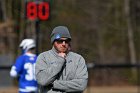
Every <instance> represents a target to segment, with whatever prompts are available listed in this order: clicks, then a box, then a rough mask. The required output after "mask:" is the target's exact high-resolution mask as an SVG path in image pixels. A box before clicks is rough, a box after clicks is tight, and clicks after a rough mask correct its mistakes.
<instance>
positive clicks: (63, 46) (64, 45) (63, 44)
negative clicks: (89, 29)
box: [54, 38, 70, 53]
mask: <svg viewBox="0 0 140 93" xmlns="http://www.w3.org/2000/svg"><path fill="white" fill-rule="evenodd" d="M69 44H70V39H68V38H60V39H58V40H55V42H54V47H55V48H56V50H57V51H58V52H60V53H66V52H67V51H68V49H69Z"/></svg>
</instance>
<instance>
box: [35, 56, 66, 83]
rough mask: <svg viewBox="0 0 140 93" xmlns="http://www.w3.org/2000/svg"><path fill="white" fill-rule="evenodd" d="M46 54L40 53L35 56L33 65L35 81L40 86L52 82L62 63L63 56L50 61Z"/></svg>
mask: <svg viewBox="0 0 140 93" xmlns="http://www.w3.org/2000/svg"><path fill="white" fill-rule="evenodd" d="M46 55H47V54H43V53H42V54H40V55H39V56H38V58H37V61H36V66H35V75H36V79H37V82H38V83H39V84H40V85H42V86H47V85H49V84H51V83H53V81H54V80H55V79H56V77H57V74H58V73H59V72H60V70H61V68H62V66H63V64H64V59H63V58H59V59H57V61H55V60H54V61H52V62H50V61H49V58H47V57H46Z"/></svg>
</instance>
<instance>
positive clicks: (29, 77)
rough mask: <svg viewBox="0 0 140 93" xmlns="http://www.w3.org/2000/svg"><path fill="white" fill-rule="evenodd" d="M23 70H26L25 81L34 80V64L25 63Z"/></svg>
mask: <svg viewBox="0 0 140 93" xmlns="http://www.w3.org/2000/svg"><path fill="white" fill-rule="evenodd" d="M24 69H26V70H27V74H26V75H25V79H26V80H29V81H31V80H36V79H35V64H32V63H26V64H25V65H24Z"/></svg>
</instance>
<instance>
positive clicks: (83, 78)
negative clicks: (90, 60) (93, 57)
mask: <svg viewBox="0 0 140 93" xmlns="http://www.w3.org/2000/svg"><path fill="white" fill-rule="evenodd" d="M87 82H88V72H87V67H86V64H85V60H84V58H83V57H81V58H80V60H79V64H78V67H77V70H76V76H75V78H74V79H72V80H68V81H64V80H55V81H54V83H53V87H54V89H58V90H62V91H65V92H82V91H84V90H85V88H86V86H87Z"/></svg>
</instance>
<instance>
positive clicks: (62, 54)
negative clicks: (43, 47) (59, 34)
mask: <svg viewBox="0 0 140 93" xmlns="http://www.w3.org/2000/svg"><path fill="white" fill-rule="evenodd" d="M58 55H59V56H61V57H63V58H65V57H66V53H58Z"/></svg>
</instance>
